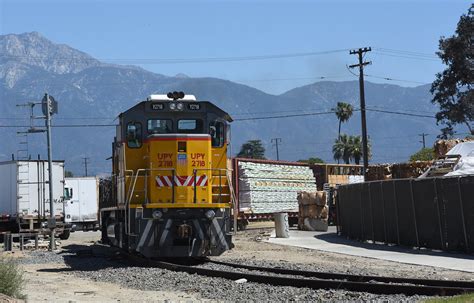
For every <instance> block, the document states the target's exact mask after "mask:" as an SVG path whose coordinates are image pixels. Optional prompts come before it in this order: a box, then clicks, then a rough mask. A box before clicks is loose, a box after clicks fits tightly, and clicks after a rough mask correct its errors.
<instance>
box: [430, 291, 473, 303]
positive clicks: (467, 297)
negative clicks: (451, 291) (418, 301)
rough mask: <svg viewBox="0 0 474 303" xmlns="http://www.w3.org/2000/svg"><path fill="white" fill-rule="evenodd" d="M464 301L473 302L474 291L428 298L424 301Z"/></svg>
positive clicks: (449, 302) (447, 302)
mask: <svg viewBox="0 0 474 303" xmlns="http://www.w3.org/2000/svg"><path fill="white" fill-rule="evenodd" d="M465 302H474V293H469V294H464V295H459V296H453V297H443V298H434V299H429V300H426V301H425V303H465Z"/></svg>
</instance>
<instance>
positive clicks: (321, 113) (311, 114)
mask: <svg viewBox="0 0 474 303" xmlns="http://www.w3.org/2000/svg"><path fill="white" fill-rule="evenodd" d="M327 114H334V111H326V112H316V113H308V114H295V115H285V116H265V117H253V118H241V119H235V120H234V121H236V122H239V121H250V120H267V119H279V118H291V117H304V116H317V115H327Z"/></svg>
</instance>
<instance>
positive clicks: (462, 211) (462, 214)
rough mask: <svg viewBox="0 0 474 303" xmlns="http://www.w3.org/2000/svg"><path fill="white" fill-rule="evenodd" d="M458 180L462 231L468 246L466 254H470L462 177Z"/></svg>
mask: <svg viewBox="0 0 474 303" xmlns="http://www.w3.org/2000/svg"><path fill="white" fill-rule="evenodd" d="M457 179H458V192H459V204H460V207H461V221H462V230H463V232H464V243H465V244H466V252H469V242H467V233H466V222H465V221H464V207H463V202H462V193H461V177H457Z"/></svg>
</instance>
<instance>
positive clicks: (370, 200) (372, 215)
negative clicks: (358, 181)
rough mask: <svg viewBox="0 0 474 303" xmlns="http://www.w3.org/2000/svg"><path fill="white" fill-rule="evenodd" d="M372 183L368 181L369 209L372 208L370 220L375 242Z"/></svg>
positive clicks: (373, 241)
mask: <svg viewBox="0 0 474 303" xmlns="http://www.w3.org/2000/svg"><path fill="white" fill-rule="evenodd" d="M371 184H372V183H368V184H367V186H368V187H369V188H368V191H369V209H370V222H371V225H372V243H375V232H374V209H373V207H372V193H371Z"/></svg>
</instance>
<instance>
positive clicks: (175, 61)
mask: <svg viewBox="0 0 474 303" xmlns="http://www.w3.org/2000/svg"><path fill="white" fill-rule="evenodd" d="M347 51H349V49H336V50H326V51H314V52H301V53H284V54H275V55H251V56H235V57H207V58H168V59H164V58H161V59H158V58H130V59H124V58H122V59H113V58H109V59H107V58H101V59H95V58H92V57H91V58H77V57H55V58H54V59H53V60H56V61H72V60H76V59H80V60H89V61H93V62H98V63H99V64H100V61H99V60H101V61H107V62H115V63H123V64H142V65H143V64H182V63H212V62H239V61H256V60H269V59H282V58H297V57H309V56H318V55H327V54H334V53H340V52H347ZM0 58H3V59H11V58H13V59H17V58H28V59H34V60H41V59H49V57H48V56H18V55H0Z"/></svg>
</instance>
